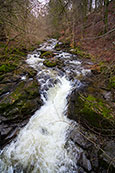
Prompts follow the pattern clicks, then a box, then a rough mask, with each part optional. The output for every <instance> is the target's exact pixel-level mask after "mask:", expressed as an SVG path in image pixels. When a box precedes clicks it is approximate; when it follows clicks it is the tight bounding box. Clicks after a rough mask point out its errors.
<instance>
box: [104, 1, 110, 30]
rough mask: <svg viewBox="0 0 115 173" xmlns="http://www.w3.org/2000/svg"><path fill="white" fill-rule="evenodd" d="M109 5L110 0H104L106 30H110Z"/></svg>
mask: <svg viewBox="0 0 115 173" xmlns="http://www.w3.org/2000/svg"><path fill="white" fill-rule="evenodd" d="M108 6H109V0H104V24H105V32H107V31H108Z"/></svg>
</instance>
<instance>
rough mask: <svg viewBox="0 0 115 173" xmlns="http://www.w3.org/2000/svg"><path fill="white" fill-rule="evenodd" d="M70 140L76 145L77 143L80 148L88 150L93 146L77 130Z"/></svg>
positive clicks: (72, 133)
mask: <svg viewBox="0 0 115 173" xmlns="http://www.w3.org/2000/svg"><path fill="white" fill-rule="evenodd" d="M70 138H71V140H72V141H74V143H76V144H77V145H78V146H80V147H81V148H83V149H85V150H86V149H88V148H89V147H91V146H92V144H91V143H90V142H89V141H88V140H87V139H86V138H84V137H83V136H82V135H81V134H80V133H79V132H78V131H77V129H74V131H72V132H71V134H70Z"/></svg>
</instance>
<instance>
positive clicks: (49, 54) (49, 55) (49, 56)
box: [41, 51, 53, 58]
mask: <svg viewBox="0 0 115 173" xmlns="http://www.w3.org/2000/svg"><path fill="white" fill-rule="evenodd" d="M52 57H53V52H51V51H46V52H44V53H42V54H41V58H52Z"/></svg>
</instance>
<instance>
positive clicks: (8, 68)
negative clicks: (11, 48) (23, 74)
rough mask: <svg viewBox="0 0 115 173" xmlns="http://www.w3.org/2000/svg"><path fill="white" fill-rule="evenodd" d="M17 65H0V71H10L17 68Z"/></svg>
mask: <svg viewBox="0 0 115 173" xmlns="http://www.w3.org/2000/svg"><path fill="white" fill-rule="evenodd" d="M15 68H16V66H15V65H14V64H3V65H1V66H0V72H10V71H13V70H15Z"/></svg>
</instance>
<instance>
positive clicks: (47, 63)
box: [43, 59, 57, 67]
mask: <svg viewBox="0 0 115 173" xmlns="http://www.w3.org/2000/svg"><path fill="white" fill-rule="evenodd" d="M43 64H44V65H45V66H47V67H55V66H56V65H57V62H56V60H52V59H50V60H47V59H46V60H44V62H43Z"/></svg>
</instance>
